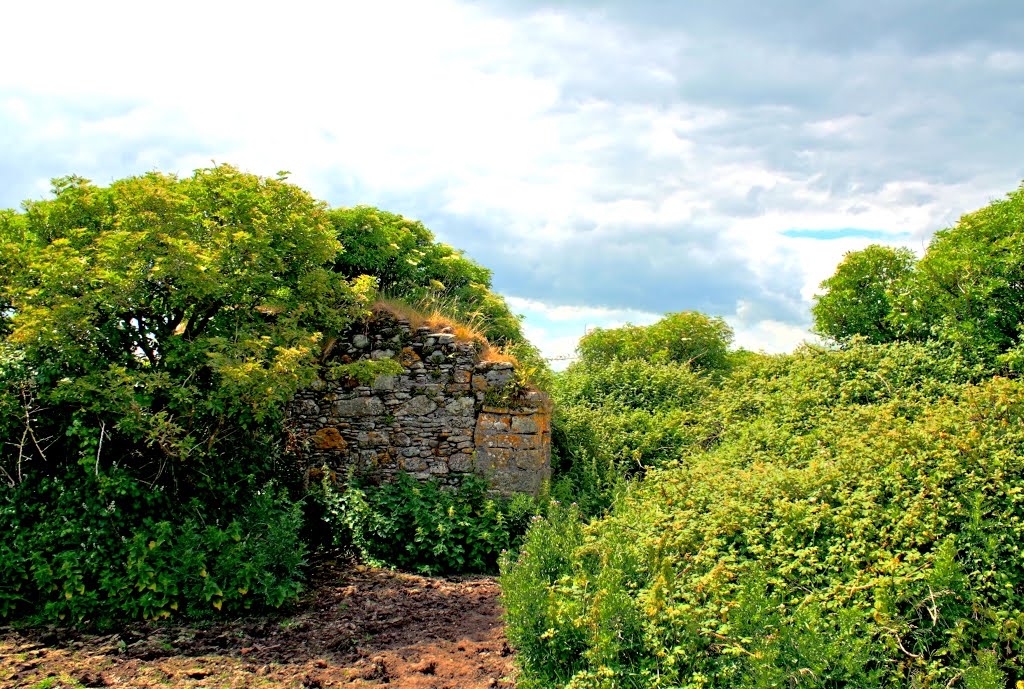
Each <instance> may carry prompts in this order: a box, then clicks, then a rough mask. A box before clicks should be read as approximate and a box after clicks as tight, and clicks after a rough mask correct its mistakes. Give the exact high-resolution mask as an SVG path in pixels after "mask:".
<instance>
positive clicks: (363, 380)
mask: <svg viewBox="0 0 1024 689" xmlns="http://www.w3.org/2000/svg"><path fill="white" fill-rule="evenodd" d="M404 370H405V369H404V368H402V365H401V364H400V363H398V362H397V361H395V360H394V359H361V360H359V361H353V362H351V363H348V364H343V363H339V362H337V361H332V362H330V363H329V364H328V372H327V376H328V377H329V378H331V379H333V380H341V379H345V378H350V379H352V380H354V381H356V382H357V383H359V384H360V385H370V384H372V383H373V381H375V380H376V379H377V378H379V377H380V376H397V375H399V374H400V373H402V372H403V371H404Z"/></svg>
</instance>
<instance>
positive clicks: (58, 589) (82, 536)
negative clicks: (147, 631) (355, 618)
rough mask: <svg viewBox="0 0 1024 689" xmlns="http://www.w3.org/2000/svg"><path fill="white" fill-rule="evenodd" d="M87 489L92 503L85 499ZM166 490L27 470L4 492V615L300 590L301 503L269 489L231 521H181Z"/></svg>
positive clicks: (252, 598)
mask: <svg viewBox="0 0 1024 689" xmlns="http://www.w3.org/2000/svg"><path fill="white" fill-rule="evenodd" d="M83 500H84V502H83ZM170 507H171V506H170V505H169V504H168V501H167V499H166V496H165V495H162V494H160V493H156V494H154V493H147V492H146V491H144V490H142V489H141V487H140V486H139V485H138V484H137V483H136V482H134V481H132V480H131V479H130V477H128V476H126V475H125V474H123V473H119V472H111V473H109V474H106V475H101V476H89V475H84V476H82V477H81V478H80V479H78V480H77V481H75V480H70V478H69V479H65V480H63V481H57V480H54V479H49V478H43V479H40V480H39V481H38V482H34V481H25V482H23V483H21V484H19V485H18V486H17V488H16V489H15V490H12V491H10V492H7V493H5V494H4V495H3V496H2V497H0V575H2V576H0V617H13V616H20V615H25V616H27V617H28V620H29V621H30V622H36V623H43V622H46V623H54V622H61V623H75V624H85V625H94V626H98V627H108V626H110V625H112V624H116V623H118V622H119V621H123V620H125V619H140V618H144V619H160V618H164V617H168V616H170V615H172V614H182V613H184V614H190V615H194V616H204V615H210V614H212V613H213V612H214V611H217V610H223V611H231V610H239V609H248V608H249V607H250V606H252V605H254V604H255V605H256V606H271V607H277V606H280V605H281V604H283V603H284V602H285V601H286V600H289V599H291V598H293V597H294V596H295V595H296V594H297V593H298V591H299V588H300V583H299V578H298V569H299V566H300V565H301V564H302V557H303V550H304V549H303V545H302V543H301V542H300V541H299V538H298V533H299V527H300V524H301V513H300V511H299V508H298V505H296V504H295V503H292V502H291V501H289V500H288V498H287V496H285V495H283V494H282V493H281V492H280V491H279V490H277V489H274V488H272V487H268V488H266V489H264V490H261V491H258V492H257V493H256V494H255V495H254V496H253V498H252V500H251V501H250V502H249V503H248V504H247V505H245V506H243V508H242V509H241V510H240V511H239V514H238V515H237V516H236V517H235V518H234V519H231V520H230V521H228V522H225V523H224V524H222V525H218V524H215V523H204V522H203V521H202V520H201V518H200V517H199V516H197V514H196V513H197V512H198V506H196V507H195V508H194V509H193V510H192V512H193V516H188V517H186V518H185V519H184V520H182V521H180V522H179V523H177V524H175V523H171V522H168V521H155V519H154V518H153V517H152V516H150V515H153V514H161V513H168V512H170Z"/></svg>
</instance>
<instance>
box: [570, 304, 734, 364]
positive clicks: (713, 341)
mask: <svg viewBox="0 0 1024 689" xmlns="http://www.w3.org/2000/svg"><path fill="white" fill-rule="evenodd" d="M732 339H733V332H732V328H730V327H729V326H728V325H727V324H726V322H725V321H723V320H722V319H721V318H712V317H710V316H705V315H704V314H702V313H698V312H696V311H682V312H680V313H670V314H666V316H665V317H664V318H662V319H661V320H660V321H658V322H657V323H654V324H652V325H648V326H638V325H628V324H627V325H625V326H623V327H621V328H608V329H605V328H595V329H594V330H592V331H591V332H589V333H587V334H586V335H585V336H584V337H583V338H582V339H581V340H580V344H579V354H580V361H581V363H583V364H585V365H599V366H600V365H604V364H607V363H609V362H611V361H614V360H616V359H618V360H627V359H646V360H647V361H651V362H655V363H658V362H675V363H679V364H688V365H689V366H692V367H693V368H695V369H700V370H705V371H713V370H718V369H722V368H724V367H725V366H726V364H727V360H728V358H727V353H728V349H729V344H730V343H731V342H732Z"/></svg>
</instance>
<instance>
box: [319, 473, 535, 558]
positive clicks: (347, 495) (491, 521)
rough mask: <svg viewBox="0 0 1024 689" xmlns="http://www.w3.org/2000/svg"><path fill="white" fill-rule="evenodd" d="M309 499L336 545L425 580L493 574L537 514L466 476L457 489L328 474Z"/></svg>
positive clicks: (522, 500)
mask: <svg viewBox="0 0 1024 689" xmlns="http://www.w3.org/2000/svg"><path fill="white" fill-rule="evenodd" d="M322 475H323V479H322V480H321V482H320V484H319V485H318V486H316V487H314V488H313V489H312V490H311V492H310V497H309V499H311V500H315V501H316V502H317V503H319V509H317V510H316V512H317V514H318V515H319V516H318V519H319V521H320V524H319V527H320V528H322V529H325V530H326V531H327V532H328V533H329V535H330V542H331V544H332V545H334V546H336V547H343V548H349V549H351V550H352V551H354V552H355V553H356V554H357V555H359V556H360V557H361V558H362V559H363V560H364V561H366V562H369V563H371V564H377V565H383V566H388V567H396V568H399V569H403V570H407V571H414V572H419V573H423V574H457V573H491V574H493V573H496V572H497V563H498V557H499V556H500V554H501V553H502V551H505V550H508V549H512V548H515V547H517V545H518V543H519V541H520V539H521V538H522V535H523V533H524V532H525V531H526V527H527V525H528V524H529V522H530V519H531V517H532V516H533V515H535V514H536V512H537V509H538V502H537V500H536V499H535V498H532V497H531V496H527V495H516V496H514V497H511V498H502V497H495V496H492V495H490V494H489V493H488V484H487V482H486V481H484V480H483V479H481V478H479V477H477V476H467V477H466V478H464V479H462V480H460V481H459V482H458V484H457V485H456V486H451V487H448V486H443V485H442V484H440V483H439V482H437V481H418V480H417V479H414V478H412V477H411V476H409V475H408V474H405V473H403V474H399V475H398V476H397V477H396V478H395V480H394V481H392V482H389V483H384V484H380V485H374V484H369V483H365V482H360V481H359V480H357V479H356V478H355V477H351V476H350V477H349V479H348V481H347V483H346V485H343V486H339V485H336V484H335V483H334V482H333V481H332V478H331V474H330V472H327V471H325V472H323V474H322Z"/></svg>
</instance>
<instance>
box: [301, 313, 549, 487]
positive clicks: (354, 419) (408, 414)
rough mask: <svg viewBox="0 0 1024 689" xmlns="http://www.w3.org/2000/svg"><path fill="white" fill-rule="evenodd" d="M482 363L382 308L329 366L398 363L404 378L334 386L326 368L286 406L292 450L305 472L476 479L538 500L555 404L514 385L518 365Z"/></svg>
mask: <svg viewBox="0 0 1024 689" xmlns="http://www.w3.org/2000/svg"><path fill="white" fill-rule="evenodd" d="M478 358H479V354H478V349H477V344H476V343H474V342H463V341H459V340H458V339H456V337H455V335H454V334H452V333H450V332H434V331H433V330H432V329H430V328H427V327H419V328H415V329H413V328H411V327H410V325H409V323H408V321H405V320H401V319H398V318H396V317H394V316H392V315H391V314H390V313H388V312H386V311H378V312H377V313H375V314H374V316H373V318H371V319H370V320H369V321H367V322H366V323H364V324H361V325H360V326H359V327H358V328H357V329H356V330H354V331H353V332H352V333H351V334H350V335H348V336H347V337H345V338H343V339H342V340H341V341H340V342H339V343H337V344H335V346H334V348H333V350H332V354H331V360H333V361H335V362H339V363H352V362H358V361H361V360H382V359H392V360H394V361H396V362H397V363H398V364H399V365H400V366H393V367H392V368H393V369H394V370H396V371H398V370H399V368H400V371H401V372H400V373H398V372H396V373H394V374H392V375H380V376H377V377H376V378H375V379H374V380H373V381H372V382H369V381H367V382H368V383H369V384H360V382H359V381H357V380H354V379H352V378H348V377H340V378H339V379H337V380H331V376H330V375H328V372H329V371H330V368H331V367H330V361H329V362H327V364H326V365H325V367H324V369H323V370H324V375H322V376H321V377H320V378H318V379H317V380H315V381H314V382H313V384H312V385H310V386H309V387H308V388H307V389H305V390H302V391H300V392H299V393H298V394H296V395H295V397H294V398H293V399H292V402H291V404H290V405H289V409H288V421H287V427H288V429H289V433H290V434H291V440H292V443H291V444H292V447H293V449H294V451H295V452H296V454H297V455H298V456H299V457H300V461H301V462H302V464H303V466H304V467H305V468H306V470H307V471H311V470H315V469H317V468H319V467H321V466H324V465H326V466H327V467H328V468H330V469H331V470H333V471H336V472H338V473H339V474H344V473H345V472H347V471H348V470H350V469H354V470H355V472H356V473H357V474H358V475H361V476H364V477H368V478H371V479H372V480H375V481H388V480H390V479H392V478H394V476H395V475H396V474H398V473H399V472H402V471H405V472H407V473H409V474H411V475H412V476H413V477H414V478H417V479H420V480H428V479H437V480H439V481H441V482H443V483H447V484H453V483H455V482H457V480H458V479H459V477H462V476H465V475H467V474H473V473H476V474H478V475H481V476H483V477H484V478H486V479H487V480H488V481H489V482H490V484H491V486H492V489H493V491H494V492H495V493H498V494H501V495H511V494H514V493H530V494H534V495H536V494H537V492H538V491H539V490H540V488H541V485H542V483H543V482H544V481H545V480H547V479H549V478H550V476H551V400H550V399H549V398H548V396H547V395H545V394H544V393H542V392H539V391H536V390H532V389H529V388H526V387H524V386H522V385H520V384H518V383H517V380H516V371H515V370H514V368H513V365H512V364H510V363H507V362H500V361H496V362H487V361H479V360H478Z"/></svg>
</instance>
